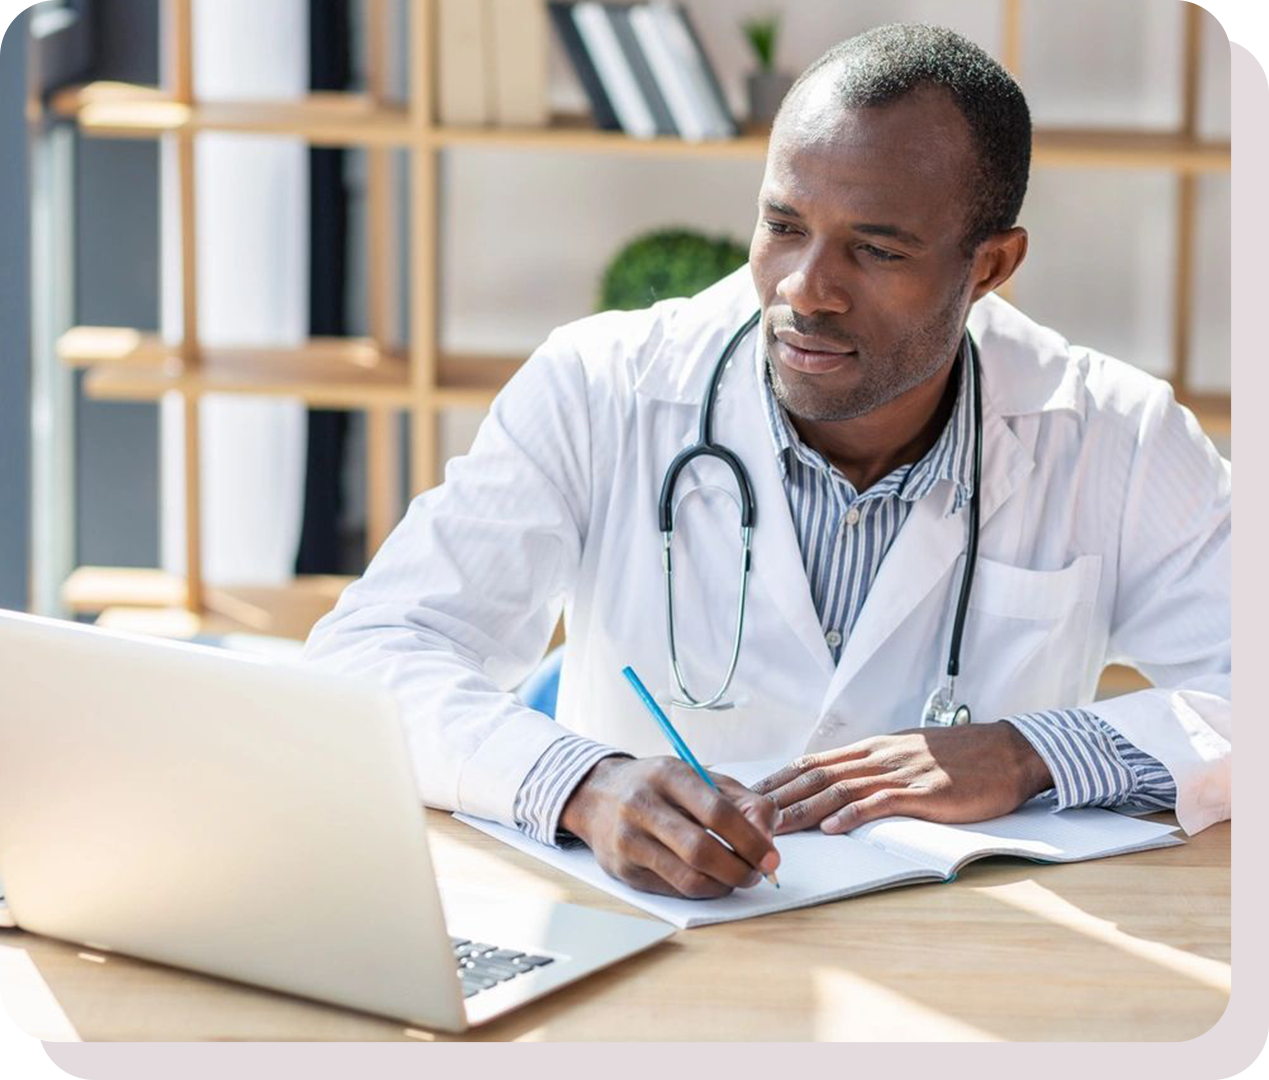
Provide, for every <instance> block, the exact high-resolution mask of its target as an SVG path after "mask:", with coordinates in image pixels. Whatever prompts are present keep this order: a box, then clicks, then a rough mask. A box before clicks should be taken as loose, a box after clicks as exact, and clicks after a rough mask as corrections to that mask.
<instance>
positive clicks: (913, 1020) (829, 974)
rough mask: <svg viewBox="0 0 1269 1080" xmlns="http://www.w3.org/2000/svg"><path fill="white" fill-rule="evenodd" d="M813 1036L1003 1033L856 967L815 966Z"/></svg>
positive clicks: (924, 1037)
mask: <svg viewBox="0 0 1269 1080" xmlns="http://www.w3.org/2000/svg"><path fill="white" fill-rule="evenodd" d="M811 979H812V985H813V988H814V1009H815V1025H814V1034H813V1036H812V1037H813V1038H815V1039H818V1040H821V1041H825V1042H851V1041H860V1040H862V1041H868V1042H887V1041H895V1042H903V1041H909V1040H914V1039H919V1040H920V1041H922V1042H996V1041H999V1040H1000V1036H999V1035H994V1034H992V1033H991V1032H990V1031H984V1030H983V1029H982V1028H979V1027H975V1026H974V1025H973V1024H970V1023H967V1022H966V1021H964V1020H959V1019H957V1018H956V1017H954V1016H948V1015H947V1014H946V1013H942V1012H939V1010H938V1009H935V1008H932V1007H930V1006H928V1005H923V1004H922V1003H921V1002H919V1001H917V1000H915V999H914V998H911V997H908V996H907V995H905V994H902V993H899V992H898V991H896V990H891V989H890V988H889V987H885V986H882V985H881V984H880V983H876V982H873V981H871V980H869V979H865V978H863V977H862V976H859V975H856V974H853V973H852V972H846V971H839V970H835V969H833V968H816V969H815V970H814V971H813V972H812V973H811Z"/></svg>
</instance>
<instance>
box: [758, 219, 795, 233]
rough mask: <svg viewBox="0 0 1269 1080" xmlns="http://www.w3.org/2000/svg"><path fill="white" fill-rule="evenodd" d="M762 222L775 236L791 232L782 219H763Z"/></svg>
mask: <svg viewBox="0 0 1269 1080" xmlns="http://www.w3.org/2000/svg"><path fill="white" fill-rule="evenodd" d="M763 224H764V225H765V226H766V227H767V229H768V230H769V231H770V232H773V233H775V234H776V235H777V236H785V235H787V234H789V233H791V232H793V229H792V228H791V227H790V226H788V225H786V224H785V223H784V222H783V221H764V222H763Z"/></svg>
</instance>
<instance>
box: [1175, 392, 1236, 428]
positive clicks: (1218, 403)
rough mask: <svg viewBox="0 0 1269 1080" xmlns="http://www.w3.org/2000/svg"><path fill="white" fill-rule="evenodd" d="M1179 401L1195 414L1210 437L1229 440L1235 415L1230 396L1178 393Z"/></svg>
mask: <svg viewBox="0 0 1269 1080" xmlns="http://www.w3.org/2000/svg"><path fill="white" fill-rule="evenodd" d="M1177 400H1178V401H1179V402H1180V403H1181V404H1182V405H1184V406H1185V407H1186V408H1188V409H1189V410H1190V411H1191V412H1192V413H1194V415H1195V417H1196V418H1197V419H1198V422H1199V423H1200V424H1202V425H1203V430H1204V431H1206V432H1207V434H1208V435H1209V436H1211V437H1212V438H1214V439H1215V438H1224V439H1227V438H1229V436H1230V434H1231V433H1232V431H1233V413H1232V406H1231V403H1230V398H1229V395H1228V394H1187V393H1178V394H1177Z"/></svg>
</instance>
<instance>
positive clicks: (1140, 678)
mask: <svg viewBox="0 0 1269 1080" xmlns="http://www.w3.org/2000/svg"><path fill="white" fill-rule="evenodd" d="M1150 686H1151V683H1150V680H1149V679H1147V678H1146V677H1145V676H1144V675H1142V674H1141V672H1139V671H1137V670H1136V668H1130V667H1124V666H1123V665H1122V664H1111V665H1110V666H1109V667H1107V668H1105V669H1103V671H1102V677H1101V679H1100V680H1099V681H1098V683H1097V700H1098V701H1101V700H1102V699H1103V698H1111V697H1118V696H1119V695H1120V694H1131V693H1133V692H1134V691H1136V690H1148V689H1149V688H1150Z"/></svg>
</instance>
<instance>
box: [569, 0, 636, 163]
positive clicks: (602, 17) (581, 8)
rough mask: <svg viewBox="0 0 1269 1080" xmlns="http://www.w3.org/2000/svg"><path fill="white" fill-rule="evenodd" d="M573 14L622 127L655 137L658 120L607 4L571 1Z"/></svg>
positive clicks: (631, 131) (583, 42)
mask: <svg viewBox="0 0 1269 1080" xmlns="http://www.w3.org/2000/svg"><path fill="white" fill-rule="evenodd" d="M572 15H573V24H574V25H575V26H576V27H577V34H578V37H580V38H581V40H582V47H583V48H584V49H585V50H586V52H587V53H588V54H589V55H590V59H591V63H592V64H594V66H595V73H596V74H597V75H598V76H599V81H600V82H601V83H603V85H604V91H605V92H606V93H607V95H608V100H609V101H610V102H612V107H613V111H614V112H615V113H616V114H617V122H618V123H619V124H620V125H621V129H622V130H623V131H624V132H625V133H626V134H627V135H631V136H633V137H634V138H636V139H650V138H652V136H654V135H655V134H656V133H657V125H656V120H655V119H654V118H653V116H652V109H651V107H650V106H649V104H648V102H647V100H646V99H645V98H644V96H643V92H642V90H640V88H639V83H638V81H637V80H636V79H635V74H634V71H633V70H632V69H631V67H630V63H629V61H628V60H627V59H626V54H625V52H624V51H623V50H622V48H621V43H620V42H619V41H618V40H617V32H616V30H615V29H613V24H612V20H611V19H610V18H609V14H608V11H607V10H606V9H605V6H604V5H603V4H599V3H595V2H594V0H587V2H586V3H580V4H574V5H572Z"/></svg>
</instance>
